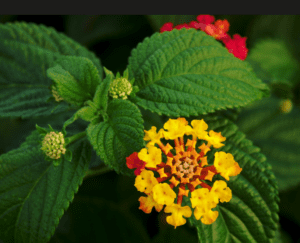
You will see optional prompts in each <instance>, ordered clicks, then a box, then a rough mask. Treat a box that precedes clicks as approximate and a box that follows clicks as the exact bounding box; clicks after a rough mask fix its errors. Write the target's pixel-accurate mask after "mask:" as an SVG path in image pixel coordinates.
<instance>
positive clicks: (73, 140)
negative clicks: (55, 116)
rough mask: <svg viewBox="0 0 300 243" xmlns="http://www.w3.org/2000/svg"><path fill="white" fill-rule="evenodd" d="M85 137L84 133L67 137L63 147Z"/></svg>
mask: <svg viewBox="0 0 300 243" xmlns="http://www.w3.org/2000/svg"><path fill="white" fill-rule="evenodd" d="M85 136H86V131H84V132H81V133H77V134H75V135H73V136H72V137H67V138H66V139H65V145H68V144H70V143H73V142H75V141H76V140H78V139H80V138H83V137H85Z"/></svg>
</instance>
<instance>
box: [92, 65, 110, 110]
mask: <svg viewBox="0 0 300 243" xmlns="http://www.w3.org/2000/svg"><path fill="white" fill-rule="evenodd" d="M103 68H104V71H105V73H106V78H105V79H104V80H103V82H102V83H101V84H100V85H98V87H97V90H96V92H95V96H94V99H93V102H94V103H95V106H96V107H97V108H98V109H99V110H102V111H104V112H106V110H107V102H108V91H109V87H110V83H111V82H112V81H113V79H114V75H113V73H112V72H110V71H109V70H107V69H106V68H105V67H103Z"/></svg>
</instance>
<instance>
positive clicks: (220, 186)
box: [210, 180, 232, 202]
mask: <svg viewBox="0 0 300 243" xmlns="http://www.w3.org/2000/svg"><path fill="white" fill-rule="evenodd" d="M210 193H211V194H212V195H213V196H214V197H217V202H218V201H219V199H220V202H229V201H230V199H231V198H232V191H231V189H230V188H229V187H228V186H227V183H226V182H225V181H221V180H217V181H215V182H214V185H213V187H212V189H211V191H210ZM215 199H216V198H215Z"/></svg>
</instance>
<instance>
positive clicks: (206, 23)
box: [160, 15, 248, 60]
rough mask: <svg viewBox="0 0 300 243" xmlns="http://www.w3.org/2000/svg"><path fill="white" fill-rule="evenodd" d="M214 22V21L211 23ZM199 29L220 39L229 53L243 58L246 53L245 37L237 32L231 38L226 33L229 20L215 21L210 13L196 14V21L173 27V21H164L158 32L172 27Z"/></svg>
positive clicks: (169, 29)
mask: <svg viewBox="0 0 300 243" xmlns="http://www.w3.org/2000/svg"><path fill="white" fill-rule="evenodd" d="M213 22H214V23H213ZM182 28H186V29H190V28H194V29H199V30H202V31H204V32H205V33H207V34H208V35H211V36H212V37H214V38H215V39H216V40H219V41H222V42H223V43H224V45H225V47H226V48H227V49H228V51H229V52H230V53H232V54H233V55H234V56H235V57H237V58H239V59H241V60H245V59H246V57H247V54H248V49H247V48H246V39H247V37H241V36H240V35H239V34H235V35H233V38H231V37H230V35H228V34H227V32H228V30H229V22H228V21H227V20H226V19H225V20H220V19H218V20H217V21H215V17H214V16H212V15H198V16H197V21H191V22H190V23H188V24H187V23H183V24H179V25H176V26H175V27H173V23H171V22H168V23H165V24H164V25H163V26H162V27H161V28H160V32H161V33H162V32H165V31H171V30H173V29H182Z"/></svg>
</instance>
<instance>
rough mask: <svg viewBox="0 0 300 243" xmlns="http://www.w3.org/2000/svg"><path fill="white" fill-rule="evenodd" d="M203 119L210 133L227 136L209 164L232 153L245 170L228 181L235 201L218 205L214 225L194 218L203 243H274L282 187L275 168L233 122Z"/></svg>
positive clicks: (209, 118)
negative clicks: (221, 152) (279, 190)
mask: <svg viewBox="0 0 300 243" xmlns="http://www.w3.org/2000/svg"><path fill="white" fill-rule="evenodd" d="M203 118H204V119H205V121H206V122H207V123H208V125H209V129H208V130H211V129H212V130H214V131H216V132H221V133H222V135H223V136H225V137H226V141H225V142H224V143H225V146H223V147H221V148H220V149H218V150H216V149H214V150H212V151H210V153H208V161H211V163H212V161H213V160H214V156H213V154H214V152H216V151H224V152H227V153H231V154H232V155H233V156H234V158H235V160H236V161H237V162H238V163H239V165H240V167H241V168H242V169H243V170H242V172H241V174H239V175H238V176H235V177H231V178H230V180H229V181H226V182H227V185H228V186H229V187H230V189H231V190H232V199H231V200H230V201H229V202H228V203H220V204H218V206H217V210H218V211H219V216H218V218H217V220H216V221H215V222H214V223H213V224H211V225H205V224H202V223H201V221H200V220H199V221H197V220H196V219H195V218H194V216H192V217H191V219H190V222H191V223H192V224H193V225H195V226H196V228H197V232H198V238H199V241H200V243H204V242H205V243H210V242H211V243H215V242H220V243H221V242H222V243H226V242H243V243H247V242H249V243H250V242H251V243H253V242H271V241H272V240H271V239H272V238H273V237H274V236H275V233H276V231H277V227H278V219H279V218H278V211H279V208H278V202H279V196H278V190H277V188H278V186H277V181H276V179H275V176H274V174H273V172H272V171H271V166H270V165H269V164H268V163H267V162H266V157H265V156H264V155H263V154H261V153H260V152H259V151H260V149H259V148H258V147H256V146H253V144H252V142H251V141H250V140H248V139H246V138H245V135H244V134H243V133H242V132H240V131H239V130H238V127H237V126H236V125H235V124H233V122H231V121H229V120H227V119H224V118H222V117H217V116H216V117H213V116H210V117H209V116H204V117H203Z"/></svg>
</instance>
